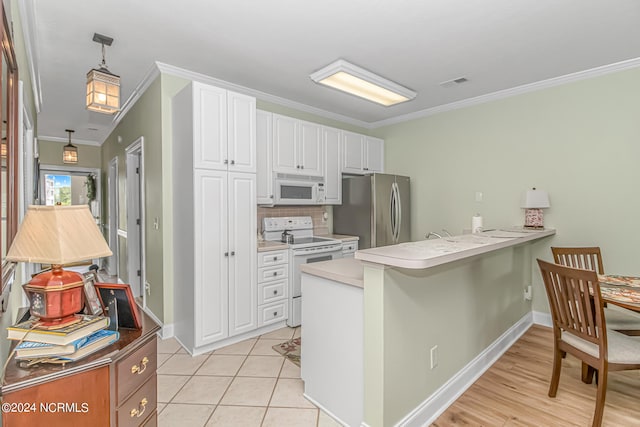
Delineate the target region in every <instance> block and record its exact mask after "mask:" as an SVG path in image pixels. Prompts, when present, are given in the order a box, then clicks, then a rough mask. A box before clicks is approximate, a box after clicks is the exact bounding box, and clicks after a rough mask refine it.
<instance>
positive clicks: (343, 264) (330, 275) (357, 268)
mask: <svg viewBox="0 0 640 427" xmlns="http://www.w3.org/2000/svg"><path fill="white" fill-rule="evenodd" d="M362 264H363V263H362V261H360V260H357V259H354V258H338V259H334V260H331V261H322V262H313V263H311V264H303V265H301V266H300V269H301V270H302V272H303V273H306V274H310V275H312V276H317V277H322V278H324V279H329V280H333V281H335V282H339V283H344V284H346V285H351V286H356V287H358V288H363V287H364V278H363V275H364V273H363V267H362Z"/></svg>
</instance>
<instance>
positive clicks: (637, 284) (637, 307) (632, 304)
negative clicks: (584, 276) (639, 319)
mask: <svg viewBox="0 0 640 427" xmlns="http://www.w3.org/2000/svg"><path fill="white" fill-rule="evenodd" d="M598 282H599V283H600V294H601V295H602V300H603V301H604V302H605V303H608V304H613V305H617V306H620V307H623V308H626V309H628V310H633V311H636V312H639V313H640V277H634V276H619V275H608V274H598Z"/></svg>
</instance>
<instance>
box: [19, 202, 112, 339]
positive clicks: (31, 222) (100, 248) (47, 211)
mask: <svg viewBox="0 0 640 427" xmlns="http://www.w3.org/2000/svg"><path fill="white" fill-rule="evenodd" d="M110 255H111V250H110V249H109V245H107V242H106V241H105V239H104V237H103V236H102V233H101V232H100V230H99V229H98V226H97V225H96V222H95V219H94V218H93V216H92V215H91V212H90V211H89V206H87V205H76V206H29V208H28V209H27V213H26V215H25V217H24V220H23V221H22V223H21V224H20V228H19V229H18V233H17V234H16V237H15V239H14V240H13V243H12V245H11V248H9V252H8V253H7V260H8V261H22V262H32V263H41V264H51V271H47V272H44V273H40V274H38V275H37V276H35V277H33V278H32V279H31V281H30V282H29V283H28V284H26V285H25V286H24V290H25V292H26V293H27V295H28V296H29V301H30V302H31V304H30V312H31V315H33V316H35V317H39V318H40V323H39V326H43V327H47V328H50V329H54V328H56V327H62V326H65V325H68V324H70V323H73V322H74V321H76V316H75V314H76V313H78V312H79V311H80V310H82V307H83V300H84V293H83V286H84V282H83V280H82V275H81V274H80V273H76V272H74V271H67V270H63V269H62V265H63V264H69V263H72V262H77V261H84V260H89V259H93V258H101V257H105V256H110ZM77 320H79V318H77Z"/></svg>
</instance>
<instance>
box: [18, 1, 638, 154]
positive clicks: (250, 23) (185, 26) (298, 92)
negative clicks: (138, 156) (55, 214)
mask: <svg viewBox="0 0 640 427" xmlns="http://www.w3.org/2000/svg"><path fill="white" fill-rule="evenodd" d="M26 1H27V2H28V3H31V4H32V5H33V15H32V20H33V29H32V31H33V33H34V39H35V40H32V43H33V45H34V46H35V48H36V53H37V70H38V72H39V74H40V79H41V90H42V99H43V101H42V108H41V112H40V114H39V116H38V135H39V137H40V138H47V137H59V138H66V133H65V132H64V130H65V129H66V128H73V129H75V130H76V133H75V134H74V141H75V140H76V139H77V142H82V141H95V142H102V141H104V139H105V138H106V137H107V136H108V135H109V133H110V131H111V129H112V128H113V122H112V121H113V117H112V116H107V115H102V114H98V113H90V112H88V111H87V110H86V109H85V107H84V98H85V75H86V73H87V71H89V69H91V68H92V67H95V66H96V65H97V64H98V62H99V61H100V59H101V53H100V45H99V44H97V43H95V42H93V41H92V40H91V39H92V37H93V33H94V32H98V33H101V34H104V35H107V36H110V37H113V38H114V39H115V41H114V42H113V45H112V46H111V47H110V48H107V58H106V59H107V64H108V65H109V68H110V70H111V71H112V72H113V73H115V74H119V75H120V76H122V95H123V99H124V100H126V99H127V98H128V97H129V96H130V95H131V94H132V92H133V90H134V88H135V87H136V86H137V85H138V84H139V83H140V82H141V81H142V79H143V77H144V76H145V74H146V73H147V72H148V71H149V70H150V69H151V68H152V67H153V64H154V62H155V61H159V62H163V63H166V64H171V65H174V66H176V67H180V68H184V69H187V70H191V71H194V72H198V73H202V74H205V75H208V76H212V77H215V78H218V79H221V80H225V81H228V82H231V83H235V84H238V85H241V86H244V87H247V88H251V89H255V90H258V91H261V92H265V93H268V94H271V95H276V96H279V97H282V98H285V99H288V100H292V101H296V102H299V103H302V104H306V105H309V106H312V107H315V108H319V109H321V110H325V111H327V112H332V113H337V114H340V115H342V116H346V117H349V118H352V119H355V120H358V121H361V122H362V124H363V125H368V124H375V122H378V121H381V120H385V119H389V118H393V117H397V116H403V115H406V114H409V113H414V112H417V111H420V110H424V109H428V108H433V107H436V106H441V105H444V104H448V103H452V102H456V101H460V100H463V99H469V98H473V97H477V96H481V95H486V94H489V93H494V92H497V91H500V90H505V89H509V88H514V87H517V86H521V85H525V84H529V83H533V82H538V81H541V80H546V79H550V78H554V77H558V76H564V75H567V74H571V73H575V72H579V71H583V70H588V69H592V68H595V67H599V66H603V65H607V64H612V63H616V62H620V61H625V60H630V59H634V58H639V57H640V25H639V22H640V1H638V0H615V1H605V0H562V1H558V0H518V1H515V0H323V1H313V2H311V1H301V0H269V1H265V0H215V1H214V0H210V1H206V0H182V1H179V2H177V1H175V0H133V1H132V0H108V1H107V0H92V1H87V0H65V1H62V2H61V1H51V0H26ZM338 58H343V59H346V60H348V61H350V62H352V63H354V64H356V65H359V66H361V67H363V68H366V69H368V70H370V71H373V72H375V73H377V74H380V75H382V76H383V77H386V78H388V79H391V80H393V81H395V82H397V83H399V84H401V85H403V86H406V87H408V88H410V89H413V90H415V91H417V92H418V96H417V97H416V99H414V100H413V101H410V102H406V103H404V104H399V105H396V106H392V107H382V106H378V105H376V104H373V103H370V102H368V101H364V100H361V99H359V98H355V97H352V96H350V95H346V94H343V93H340V92H337V91H335V90H332V89H328V88H326V87H323V86H320V85H317V84H315V83H313V82H312V81H311V80H310V79H309V74H310V73H312V72H314V71H316V70H317V69H319V68H322V67H324V66H325V65H327V64H329V63H330V62H333V61H334V60H336V59H338ZM461 76H465V77H467V78H468V79H469V82H468V83H465V84H463V85H459V86H455V87H451V88H443V87H440V86H439V84H440V83H441V82H444V81H447V80H450V79H454V78H457V77H461ZM91 128H93V129H97V130H91Z"/></svg>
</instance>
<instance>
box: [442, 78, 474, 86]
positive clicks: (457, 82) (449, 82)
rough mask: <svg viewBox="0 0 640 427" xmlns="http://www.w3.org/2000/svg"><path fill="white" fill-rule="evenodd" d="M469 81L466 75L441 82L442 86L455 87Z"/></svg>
mask: <svg viewBox="0 0 640 427" xmlns="http://www.w3.org/2000/svg"><path fill="white" fill-rule="evenodd" d="M468 81H469V79H468V78H466V77H458V78H456V79H453V80H447V81H446V82H442V83H440V86H442V87H453V86H457V85H461V84H462V83H466V82H468Z"/></svg>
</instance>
